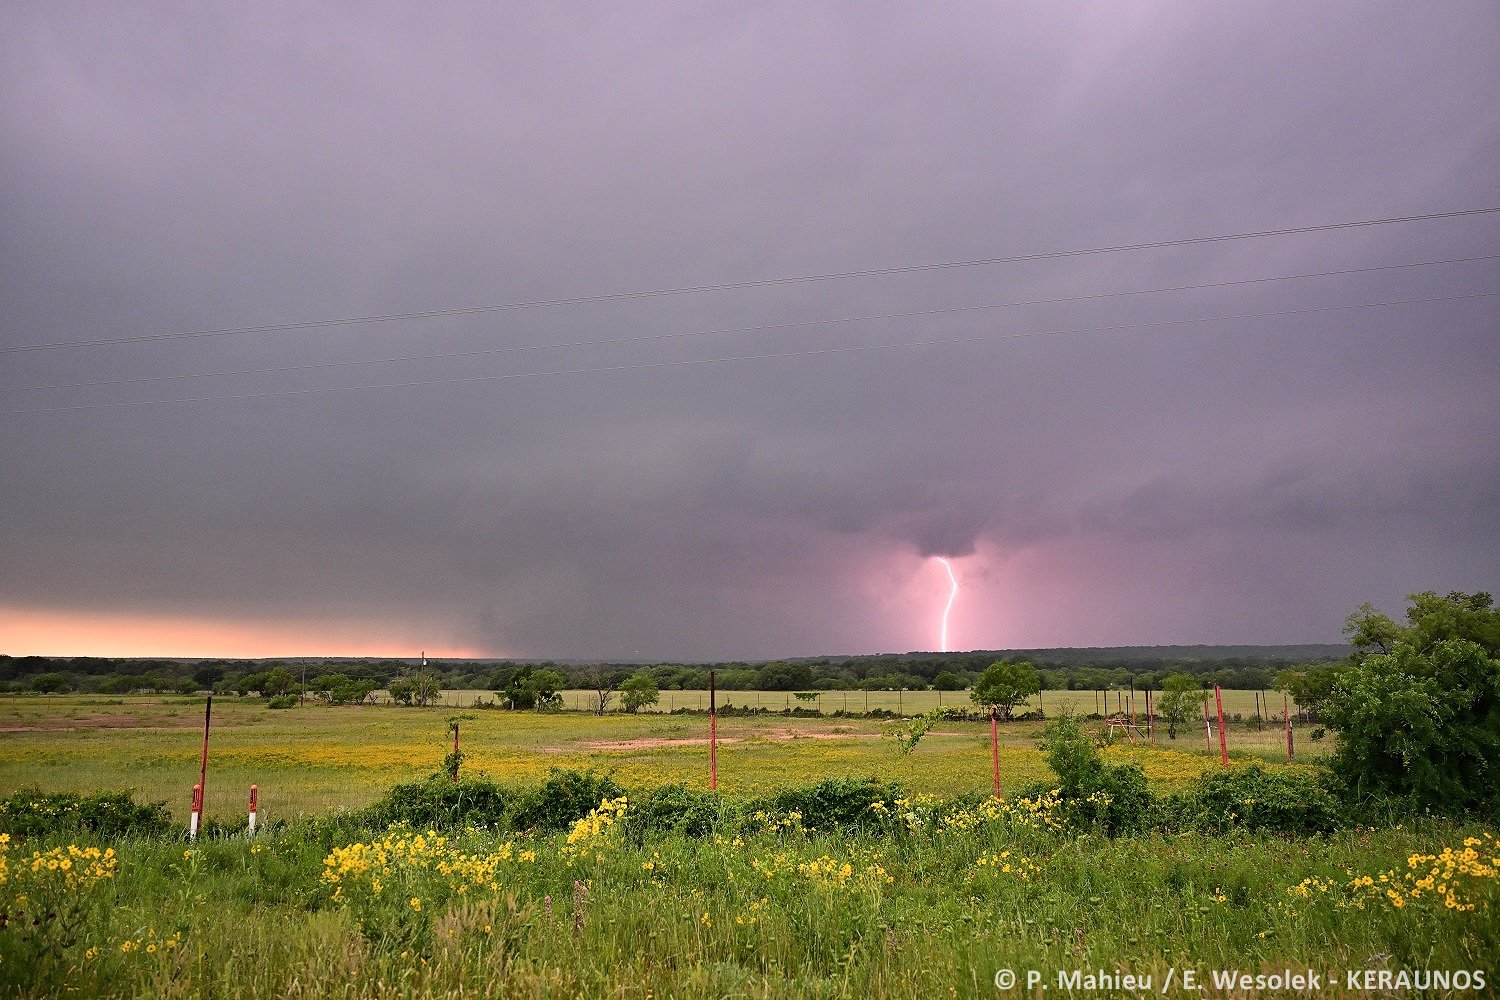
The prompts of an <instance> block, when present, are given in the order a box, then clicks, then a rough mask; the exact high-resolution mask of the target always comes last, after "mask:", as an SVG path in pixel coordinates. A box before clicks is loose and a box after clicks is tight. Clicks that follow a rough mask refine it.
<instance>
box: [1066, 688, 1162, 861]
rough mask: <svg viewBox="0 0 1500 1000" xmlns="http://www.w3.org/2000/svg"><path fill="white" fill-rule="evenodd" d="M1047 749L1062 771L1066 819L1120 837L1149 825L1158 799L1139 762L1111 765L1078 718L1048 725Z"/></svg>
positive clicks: (1077, 824) (1068, 718)
mask: <svg viewBox="0 0 1500 1000" xmlns="http://www.w3.org/2000/svg"><path fill="white" fill-rule="evenodd" d="M1042 749H1044V750H1046V751H1047V763H1048V764H1049V765H1050V766H1051V767H1052V770H1053V771H1055V772H1056V773H1057V777H1058V788H1057V791H1058V794H1059V797H1060V798H1061V799H1062V804H1063V812H1064V815H1066V816H1067V818H1068V819H1069V821H1070V822H1072V823H1073V824H1074V825H1075V826H1084V827H1088V826H1098V827H1100V828H1102V829H1103V830H1104V832H1105V833H1109V834H1116V833H1129V832H1133V831H1137V830H1140V829H1142V828H1143V827H1145V826H1146V825H1147V823H1148V822H1149V821H1150V818H1151V815H1152V812H1153V811H1154V809H1155V806H1156V801H1155V799H1154V798H1153V797H1152V795H1151V789H1150V788H1148V787H1147V785H1146V774H1145V772H1144V771H1142V770H1141V769H1140V767H1139V766H1138V765H1135V764H1106V763H1105V762H1104V759H1103V758H1102V757H1101V756H1100V755H1099V751H1098V749H1097V748H1096V747H1095V746H1094V744H1093V743H1092V742H1090V740H1089V738H1088V737H1087V736H1086V735H1084V732H1083V727H1081V726H1080V725H1079V724H1078V721H1077V720H1076V719H1073V718H1070V717H1067V716H1064V717H1063V718H1060V719H1058V720H1057V721H1056V722H1054V723H1052V725H1050V726H1048V727H1047V732H1046V735H1045V736H1044V737H1043V739H1042Z"/></svg>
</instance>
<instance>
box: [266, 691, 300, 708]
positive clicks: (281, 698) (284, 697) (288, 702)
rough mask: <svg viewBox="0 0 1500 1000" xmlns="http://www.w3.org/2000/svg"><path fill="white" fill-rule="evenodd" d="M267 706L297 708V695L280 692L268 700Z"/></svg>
mask: <svg viewBox="0 0 1500 1000" xmlns="http://www.w3.org/2000/svg"><path fill="white" fill-rule="evenodd" d="M266 707H267V708H296V707H297V696H296V695H294V694H278V695H277V696H276V697H274V698H272V699H271V700H270V701H268V702H266Z"/></svg>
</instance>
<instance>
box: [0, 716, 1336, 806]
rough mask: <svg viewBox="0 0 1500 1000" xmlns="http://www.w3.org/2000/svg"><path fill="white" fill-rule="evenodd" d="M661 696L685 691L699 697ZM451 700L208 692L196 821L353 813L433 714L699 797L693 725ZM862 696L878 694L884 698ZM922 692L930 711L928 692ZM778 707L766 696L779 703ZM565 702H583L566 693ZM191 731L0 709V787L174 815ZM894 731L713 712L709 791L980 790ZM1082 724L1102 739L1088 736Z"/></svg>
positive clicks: (1021, 758)
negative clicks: (143, 806) (111, 795)
mask: <svg viewBox="0 0 1500 1000" xmlns="http://www.w3.org/2000/svg"><path fill="white" fill-rule="evenodd" d="M671 693H672V694H675V695H678V696H683V697H687V696H692V695H696V694H697V693H698V692H671ZM842 693H843V692H837V694H842ZM863 693H864V692H858V694H863ZM1075 693H1076V692H1075ZM1086 693H1087V692H1084V694H1086ZM449 694H453V695H455V697H454V698H453V702H454V704H452V705H448V706H429V707H427V708H408V707H398V706H394V705H390V704H377V705H365V706H352V707H350V706H341V707H333V708H330V707H325V706H320V705H315V704H309V705H307V706H304V707H299V708H294V709H285V710H278V711H273V710H269V709H267V708H266V707H265V703H264V702H263V701H261V700H259V699H236V698H215V699H214V706H213V726H212V732H211V737H210V746H209V775H208V793H207V801H206V804H205V814H206V815H207V816H210V817H212V816H216V815H219V816H222V815H233V814H236V813H240V812H242V811H243V810H244V807H245V801H246V797H247V794H248V791H247V790H248V788H249V786H250V785H252V784H255V785H258V786H259V787H260V795H261V804H262V805H261V808H262V810H263V811H264V812H265V813H266V814H267V815H268V816H274V817H281V818H292V817H296V816H301V815H309V814H317V813H326V812H330V811H333V810H338V809H352V808H358V807H360V806H363V805H365V804H367V803H368V802H370V801H372V800H373V799H375V798H376V797H377V796H378V795H380V794H381V793H382V792H383V791H384V790H385V789H387V788H389V787H390V786H391V785H393V784H395V783H397V782H402V781H411V780H413V779H416V778H420V777H423V776H425V775H428V774H431V773H433V772H434V771H436V770H437V769H438V767H439V765H440V763H441V761H442V759H443V755H444V754H445V753H446V752H447V751H448V750H449V749H451V737H449V736H448V733H447V720H448V719H450V718H455V717H457V718H458V719H459V726H460V740H461V747H462V750H463V753H464V755H465V761H464V773H465V774H473V775H477V774H484V775H487V776H490V777H492V778H493V779H494V780H497V781H501V782H506V783H513V784H525V783H528V782H534V781H536V780H539V778H540V777H541V776H543V775H545V774H546V773H547V771H548V770H549V769H550V768H552V767H566V768H575V769H583V768H593V769H595V770H598V771H600V772H603V773H606V774H609V775H611V776H613V777H614V778H615V779H616V780H617V781H619V782H620V784H622V785H624V786H626V787H630V788H647V787H652V786H655V785H661V784H668V783H679V782H680V783H683V784H687V785H691V786H700V787H706V783H707V774H708V745H707V744H708V721H707V719H706V717H704V716H701V715H688V714H679V715H666V714H663V713H643V714H641V715H628V714H623V713H608V714H605V715H603V716H596V715H593V714H592V713H586V712H572V711H569V712H562V713H536V712H506V711H497V710H475V709H472V708H469V709H465V708H463V707H461V706H465V705H467V706H472V705H473V703H474V699H475V697H478V696H480V695H483V694H485V692H460V693H454V692H449ZM581 694H582V693H581V692H570V695H572V696H578V695H581ZM745 694H746V692H731V693H726V697H732V696H734V695H738V696H740V697H742V698H743V697H744V695H745ZM749 694H752V695H753V694H754V692H750V693H749ZM762 694H766V693H762ZM851 694H855V692H851ZM872 694H886V695H890V696H892V697H894V693H893V692H873V693H872ZM911 694H912V693H908V696H910V695H911ZM920 694H922V695H925V696H927V697H928V699H929V700H931V702H932V707H936V695H937V692H920ZM1048 694H1049V695H1050V694H1051V693H1050V692H1049V693H1048ZM1235 694H1236V695H1245V696H1248V695H1249V692H1235ZM781 697H782V696H781V694H780V693H777V699H778V703H780V700H781ZM945 697H948V698H950V699H951V698H953V697H954V696H952V695H947V696H945ZM705 699H706V695H705ZM747 700H748V699H747ZM574 701H575V702H576V703H581V700H580V699H578V698H576V697H575V698H574ZM705 703H706V702H705ZM737 703H738V702H732V704H737ZM792 704H793V705H796V704H798V703H797V702H796V701H795V700H793V701H792ZM680 707H688V706H680ZM924 710H925V709H924ZM202 722H203V699H202V698H201V697H198V698H181V697H159V696H151V695H132V696H125V697H117V698H100V697H89V696H76V697H74V696H51V695H49V696H23V697H9V698H0V793H5V792H9V791H14V790H17V789H20V788H26V787H37V788H43V789H48V790H57V791H72V792H91V791H97V790H100V789H121V788H131V789H135V790H136V791H137V792H138V793H139V797H141V798H145V799H148V800H152V801H156V800H165V801H166V802H167V804H168V807H169V808H170V809H171V810H172V811H173V812H174V813H176V814H179V815H182V816H184V817H185V815H186V810H187V808H188V803H189V801H190V798H191V790H192V786H193V784H194V782H195V781H196V777H197V772H198V755H199V749H200V744H201V738H202ZM899 724H900V723H898V722H896V721H894V720H880V719H861V718H847V717H842V718H806V717H796V716H778V715H761V716H739V717H728V718H721V719H720V720H719V724H718V732H719V742H720V746H719V787H720V789H721V791H723V792H725V793H726V794H728V795H748V794H757V793H764V792H768V791H772V790H774V789H776V788H778V787H782V786H786V785H795V784H805V783H809V782H813V781H817V780H819V779H822V778H836V777H857V778H862V777H872V776H878V777H880V778H882V779H883V780H895V781H900V782H903V783H906V784H908V785H910V786H911V787H912V788H918V789H921V790H923V791H927V792H932V793H934V794H942V795H956V794H960V793H964V792H985V791H989V790H990V787H991V773H990V742H989V726H988V724H986V723H972V722H970V723H964V722H943V723H941V724H940V725H939V726H937V727H936V728H935V729H934V730H933V731H931V732H930V733H928V734H927V735H926V737H925V738H924V739H923V740H922V743H921V746H920V747H919V748H918V750H917V751H916V752H915V753H912V754H910V755H902V754H901V753H899V752H898V750H897V747H896V743H895V740H894V739H893V738H892V736H891V734H892V733H893V731H894V730H895V729H896V727H897V726H898V725H899ZM1094 725H1095V728H1097V729H1100V731H1102V725H1100V724H1098V723H1095V724H1094ZM1041 730H1042V725H1041V724H1040V723H1035V722H1013V723H1007V724H1004V725H1002V726H1001V727H1000V737H1001V751H1000V758H1001V779H1002V782H1004V783H1005V784H1008V785H1010V786H1012V787H1014V786H1016V785H1021V784H1028V783H1031V782H1035V781H1041V780H1044V779H1047V778H1048V777H1049V776H1050V773H1051V772H1050V771H1049V770H1048V768H1047V766H1046V763H1045V761H1044V760H1043V755H1042V753H1041V751H1040V750H1038V749H1037V748H1036V740H1037V737H1038V736H1039V735H1040V733H1041ZM1297 735H1298V739H1297V748H1298V755H1299V758H1300V759H1302V760H1307V759H1311V755H1314V754H1317V753H1321V752H1323V750H1324V749H1325V748H1326V746H1327V745H1326V743H1316V742H1314V741H1312V740H1309V739H1307V738H1306V730H1305V729H1300V727H1299V732H1298V734H1297ZM1229 739H1230V748H1231V756H1232V759H1234V760H1237V761H1250V760H1258V761H1262V762H1265V763H1268V764H1277V763H1278V762H1284V760H1285V750H1284V745H1283V743H1282V732H1281V728H1280V727H1279V725H1267V726H1266V727H1265V728H1264V729H1260V730H1257V729H1256V728H1255V726H1254V724H1253V722H1249V723H1240V724H1236V725H1231V726H1230V729H1229ZM1110 753H1111V754H1113V755H1115V756H1117V757H1118V758H1119V759H1122V760H1132V761H1135V762H1137V763H1140V764H1141V766H1142V767H1143V768H1144V769H1145V771H1146V775H1147V777H1148V778H1149V779H1150V780H1151V781H1152V782H1153V784H1154V785H1156V786H1157V787H1160V788H1164V789H1171V788H1176V787H1180V786H1181V785H1182V784H1183V783H1185V782H1186V781H1188V780H1190V779H1191V778H1192V777H1194V776H1195V775H1197V774H1199V773H1201V772H1202V771H1203V770H1204V769H1206V768H1210V767H1217V766H1218V744H1217V740H1215V741H1214V743H1213V744H1212V749H1211V750H1210V748H1209V746H1208V745H1206V743H1205V740H1204V732H1203V728H1202V725H1201V723H1200V724H1196V726H1195V727H1194V728H1191V729H1189V730H1186V731H1184V732H1183V733H1182V734H1180V738H1179V739H1176V740H1169V739H1167V738H1166V735H1165V732H1164V731H1163V732H1162V733H1160V734H1159V735H1158V741H1157V745H1156V747H1155V748H1151V747H1148V746H1147V745H1146V744H1145V743H1144V741H1140V742H1137V743H1134V744H1131V743H1128V742H1125V743H1122V744H1120V745H1118V746H1116V747H1113V748H1111V750H1110Z"/></svg>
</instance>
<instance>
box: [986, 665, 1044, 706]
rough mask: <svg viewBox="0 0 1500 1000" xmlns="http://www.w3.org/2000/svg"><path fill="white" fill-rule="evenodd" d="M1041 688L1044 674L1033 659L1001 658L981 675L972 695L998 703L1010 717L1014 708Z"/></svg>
mask: <svg viewBox="0 0 1500 1000" xmlns="http://www.w3.org/2000/svg"><path fill="white" fill-rule="evenodd" d="M1039 690H1041V678H1040V677H1038V676H1037V673H1036V668H1035V667H1033V666H1032V665H1031V663H1030V662H1029V661H1026V660H1021V661H1018V662H1015V663H1012V662H1010V661H1009V660H997V661H995V662H994V663H991V664H990V665H989V668H988V669H987V670H985V672H984V673H983V674H982V675H981V676H980V678H979V681H978V683H976V684H975V685H974V690H973V691H970V692H969V699H970V700H971V701H973V702H974V704H976V705H982V706H985V707H991V706H993V707H995V708H998V709H999V710H1000V714H1001V716H1002V717H1003V718H1006V719H1009V718H1010V716H1011V709H1013V708H1014V707H1015V706H1016V705H1017V704H1019V703H1020V702H1023V701H1025V700H1026V699H1027V698H1030V697H1031V696H1032V695H1034V694H1036V693H1037V692H1038V691H1039Z"/></svg>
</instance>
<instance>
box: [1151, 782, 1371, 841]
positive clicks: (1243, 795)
mask: <svg viewBox="0 0 1500 1000" xmlns="http://www.w3.org/2000/svg"><path fill="white" fill-rule="evenodd" d="M1162 812H1163V814H1164V825H1165V826H1166V827H1167V828H1168V829H1173V830H1196V831H1198V832H1200V833H1208V834H1222V833H1226V832H1228V831H1229V830H1231V829H1235V828H1239V829H1245V830H1250V831H1253V832H1257V833H1262V832H1263V833H1279V834H1286V835H1290V836H1304V837H1305V836H1311V835H1314V834H1326V833H1332V832H1333V831H1334V830H1336V829H1338V828H1339V827H1341V826H1342V825H1343V824H1344V821H1345V816H1344V810H1343V808H1342V806H1341V805H1340V803H1339V801H1338V800H1337V798H1335V796H1334V795H1333V794H1332V793H1331V792H1330V791H1329V789H1328V787H1327V784H1326V782H1325V779H1323V778H1321V777H1319V776H1318V775H1314V774H1309V773H1306V772H1301V771H1276V772H1272V771H1266V770H1263V769H1262V768H1260V767H1259V766H1258V765H1252V766H1251V767H1247V768H1234V769H1231V770H1227V771H1225V770H1218V771H1206V772H1204V773H1203V774H1202V775H1200V776H1199V777H1198V778H1197V779H1196V780H1195V781H1194V782H1193V783H1192V785H1191V786H1189V787H1188V788H1186V789H1184V790H1183V791H1181V792H1178V793H1176V794H1175V795H1170V796H1167V797H1166V798H1165V799H1163V800H1162Z"/></svg>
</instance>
